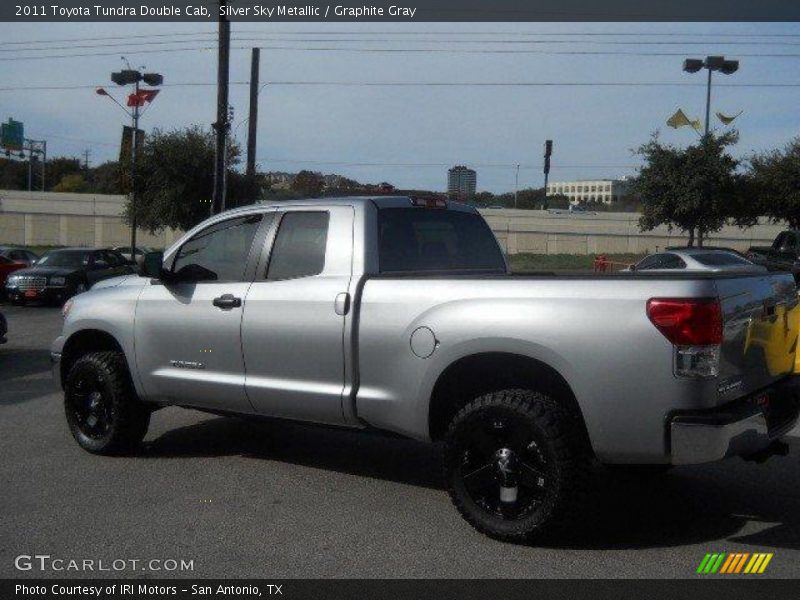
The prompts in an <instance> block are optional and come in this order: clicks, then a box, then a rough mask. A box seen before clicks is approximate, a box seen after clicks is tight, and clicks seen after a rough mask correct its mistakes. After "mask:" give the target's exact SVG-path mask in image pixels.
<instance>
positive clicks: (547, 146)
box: [543, 140, 553, 208]
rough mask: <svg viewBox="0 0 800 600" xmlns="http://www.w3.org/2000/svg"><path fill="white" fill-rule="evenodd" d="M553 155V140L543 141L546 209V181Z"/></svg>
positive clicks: (545, 200) (545, 199) (545, 203)
mask: <svg viewBox="0 0 800 600" xmlns="http://www.w3.org/2000/svg"><path fill="white" fill-rule="evenodd" d="M552 154H553V140H545V141H544V169H543V170H544V207H545V208H547V180H548V178H549V177H550V156H552Z"/></svg>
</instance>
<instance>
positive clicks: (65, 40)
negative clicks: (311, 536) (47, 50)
mask: <svg viewBox="0 0 800 600" xmlns="http://www.w3.org/2000/svg"><path fill="white" fill-rule="evenodd" d="M189 35H215V33H214V32H213V31H208V32H206V31H193V32H185V33H184V32H174V33H148V34H143V35H126V36H125V38H126V39H129V40H136V39H149V38H162V37H170V38H174V37H183V36H189ZM103 40H119V36H118V35H109V36H103V37H80V38H57V39H49V40H24V41H15V42H5V41H4V42H0V46H16V45H20V44H26V45H30V44H58V43H62V42H63V43H69V42H87V41H103Z"/></svg>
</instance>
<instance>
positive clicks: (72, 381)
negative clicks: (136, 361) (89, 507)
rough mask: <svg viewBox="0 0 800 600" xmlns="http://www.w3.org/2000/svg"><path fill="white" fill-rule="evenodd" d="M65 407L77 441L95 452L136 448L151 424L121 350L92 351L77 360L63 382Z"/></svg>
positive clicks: (121, 451) (85, 448)
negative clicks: (137, 394)
mask: <svg viewBox="0 0 800 600" xmlns="http://www.w3.org/2000/svg"><path fill="white" fill-rule="evenodd" d="M64 409H65V412H66V417H67V424H68V425H69V428H70V431H71V432H72V435H73V437H74V438H75V441H77V442H78V444H79V445H80V446H81V447H82V448H83V449H84V450H88V451H89V452H93V453H96V454H120V453H125V452H129V451H131V450H133V449H134V448H135V447H136V446H137V445H138V444H139V443H140V442H141V441H142V440H143V439H144V436H145V434H146V433H147V428H148V426H149V424H150V410H149V409H148V408H147V407H146V406H145V405H143V404H142V403H141V402H140V401H139V399H138V398H137V396H136V392H135V391H134V389H133V385H132V383H131V378H130V374H129V373H128V367H127V364H126V362H125V357H124V356H123V355H122V353H120V352H93V353H90V354H87V355H85V356H83V357H81V358H79V359H78V360H77V361H76V362H75V364H74V365H73V366H72V368H71V369H70V371H69V374H68V375H67V380H66V382H65V385H64Z"/></svg>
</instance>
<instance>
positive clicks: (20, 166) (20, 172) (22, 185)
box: [0, 158, 28, 190]
mask: <svg viewBox="0 0 800 600" xmlns="http://www.w3.org/2000/svg"><path fill="white" fill-rule="evenodd" d="M27 189H28V163H27V162H22V161H19V160H10V159H8V158H0V190H27Z"/></svg>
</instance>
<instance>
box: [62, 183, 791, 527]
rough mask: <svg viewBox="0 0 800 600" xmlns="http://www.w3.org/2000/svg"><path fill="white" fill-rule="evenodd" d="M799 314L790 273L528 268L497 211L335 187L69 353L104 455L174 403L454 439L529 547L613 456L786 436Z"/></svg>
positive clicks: (176, 248) (460, 494) (209, 257)
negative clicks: (506, 237)
mask: <svg viewBox="0 0 800 600" xmlns="http://www.w3.org/2000/svg"><path fill="white" fill-rule="evenodd" d="M797 304H798V300H797V291H796V289H795V284H794V281H793V279H792V277H791V275H789V274H780V273H766V272H764V273H756V274H744V275H725V274H710V275H709V274H700V273H692V274H669V273H659V274H657V275H648V274H639V273H625V274H605V275H599V276H598V275H594V274H554V273H539V274H527V275H511V274H509V273H508V270H507V266H506V262H505V259H504V257H503V254H502V252H501V250H500V247H499V245H498V243H497V241H496V240H495V238H494V235H493V234H492V232H491V230H490V229H489V227H488V226H487V224H486V223H485V221H484V220H483V219H482V218H481V216H480V215H479V214H478V213H477V212H476V211H475V210H474V209H473V208H470V207H467V206H463V205H459V204H455V203H450V202H446V201H443V200H432V199H418V198H407V197H380V198H337V199H330V198H325V199H319V200H313V201H294V202H286V203H282V204H280V205H275V206H266V205H262V206H252V207H247V208H243V209H237V210H233V211H229V212H226V213H223V214H220V215H217V216H214V217H212V218H211V219H209V220H207V221H205V222H204V223H202V224H200V225H198V226H197V227H195V228H194V229H192V230H191V231H189V232H188V233H186V234H185V235H184V236H183V237H182V238H181V239H180V240H179V241H178V242H177V243H176V244H174V245H173V246H172V247H171V248H169V249H168V250H167V251H166V252H165V253H164V254H163V255H162V254H160V253H159V254H149V255H148V256H147V258H146V260H145V276H130V277H125V278H117V279H115V280H109V281H106V282H101V283H99V284H97V285H96V286H95V287H94V288H93V289H92V290H91V291H90V292H87V293H84V294H80V295H79V296H77V297H75V298H73V299H72V300H70V301H69V302H68V303H67V304H66V305H65V307H64V313H65V321H64V327H63V332H62V334H61V336H60V337H58V339H57V340H56V341H55V342H54V344H53V346H52V353H51V355H52V360H53V364H54V375H55V377H56V378H57V380H58V381H59V382H60V383H61V385H62V387H63V389H64V405H65V411H66V419H67V423H68V425H69V428H70V430H71V432H72V434H73V436H74V437H75V439H76V440H77V442H78V444H80V445H81V446H82V447H83V448H85V449H86V450H88V451H89V452H95V453H99V454H108V453H120V452H126V451H130V450H132V449H134V448H135V446H136V445H137V444H139V443H140V442H141V441H142V439H143V438H144V436H145V433H146V431H147V428H148V424H149V421H150V415H151V412H152V411H153V410H155V409H157V408H159V407H164V406H170V405H177V406H182V407H191V408H196V409H201V410H204V411H210V412H212V413H220V414H237V415H251V416H255V417H271V418H281V419H293V420H300V421H306V422H313V423H319V424H327V425H335V426H344V427H351V428H362V429H363V428H373V429H380V430H386V431H390V432H394V433H397V434H401V435H404V436H408V437H411V438H415V439H417V440H428V441H439V440H442V441H443V442H444V450H443V457H444V473H445V480H446V485H447V488H448V490H449V493H450V496H451V498H452V500H453V503H454V504H455V506H456V507H457V508H458V510H459V511H460V512H461V514H462V515H463V516H464V517H465V518H466V520H467V521H469V522H470V523H471V524H472V525H474V526H475V527H476V528H477V529H479V530H480V531H482V532H484V533H486V534H488V535H491V536H494V537H497V538H500V539H505V540H521V539H530V538H532V537H536V536H538V535H541V534H543V533H544V532H550V533H549V534H550V535H552V532H553V531H558V530H560V528H562V527H565V526H567V525H569V524H570V523H575V519H574V517H575V516H576V514H577V512H578V511H579V510H580V508H579V506H580V503H579V502H578V499H579V498H581V497H585V495H586V494H585V491H586V487H585V486H586V485H587V479H588V477H589V474H590V472H591V471H590V466H591V465H592V464H593V463H594V462H595V461H596V462H599V463H603V464H607V465H617V466H634V465H639V466H643V465H648V466H650V467H652V468H663V467H667V466H669V465H685V464H695V463H704V462H708V461H716V460H720V459H722V458H725V457H728V456H734V455H738V456H744V457H749V458H754V459H764V458H766V457H767V456H770V455H772V454H775V453H778V452H781V451H782V450H783V449H785V444H783V442H781V441H780V438H781V437H782V436H783V435H785V434H786V433H787V432H788V430H789V429H791V428H792V427H793V425H794V423H795V421H796V419H797V415H798V402H797V396H796V394H795V392H794V391H793V385H792V383H793V381H794V380H793V378H792V377H791V376H790V374H791V371H792V365H793V364H794V357H795V351H796V346H797V328H796V327H795V326H794V325H795V324H796V320H797V310H796V307H797ZM754 327H758V335H751V333H752V332H751V330H752V329H753V328H754ZM767 346H769V348H767ZM767 353H769V354H770V355H771V356H773V358H772V359H771V360H770V361H769V362H768V361H767V360H766V359H765V355H766V354H767ZM776 353H777V354H780V353H783V358H784V360H780V358H781V357H780V356H778V357H777V358H775V356H776Z"/></svg>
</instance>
